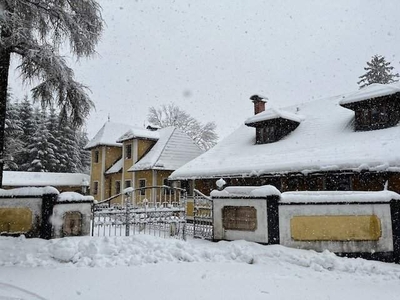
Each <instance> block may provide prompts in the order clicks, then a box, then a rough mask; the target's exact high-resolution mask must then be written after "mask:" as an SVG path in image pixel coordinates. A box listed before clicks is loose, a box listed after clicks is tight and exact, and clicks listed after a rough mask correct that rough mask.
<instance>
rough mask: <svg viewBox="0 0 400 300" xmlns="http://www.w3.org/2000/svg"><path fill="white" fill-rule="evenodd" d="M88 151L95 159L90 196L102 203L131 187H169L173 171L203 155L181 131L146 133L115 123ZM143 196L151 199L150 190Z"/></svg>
mask: <svg viewBox="0 0 400 300" xmlns="http://www.w3.org/2000/svg"><path fill="white" fill-rule="evenodd" d="M86 149H89V150H91V155H92V159H91V176H90V181H91V182H90V186H91V194H92V196H93V197H94V198H95V199H96V200H99V201H101V200H105V199H108V198H110V197H113V196H114V195H118V194H119V193H121V191H122V190H123V189H124V188H128V187H133V188H142V187H145V186H161V185H165V184H169V182H168V177H169V175H170V174H171V173H172V172H173V171H174V170H176V169H178V168H179V167H181V166H182V165H184V164H185V163H187V162H189V161H190V160H192V159H194V158H195V157H197V156H198V155H200V154H201V153H203V151H202V150H201V149H200V148H199V147H198V146H197V145H196V144H195V143H194V141H193V140H192V139H191V138H190V137H189V136H188V135H187V134H186V133H184V132H183V131H182V130H180V129H178V128H174V127H167V128H163V129H158V130H157V129H155V128H152V129H144V128H135V127H132V126H129V125H125V124H119V123H113V122H106V123H105V124H104V126H103V127H102V128H101V129H100V130H99V132H98V133H97V134H96V135H95V137H94V138H93V139H92V140H91V141H89V143H88V144H87V145H86ZM144 193H145V194H144V195H143V197H145V198H147V199H150V198H151V197H152V195H150V194H151V189H148V190H146V191H144ZM115 201H116V202H120V201H122V199H121V198H116V200H115Z"/></svg>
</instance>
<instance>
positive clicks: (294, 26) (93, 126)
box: [11, 0, 400, 137]
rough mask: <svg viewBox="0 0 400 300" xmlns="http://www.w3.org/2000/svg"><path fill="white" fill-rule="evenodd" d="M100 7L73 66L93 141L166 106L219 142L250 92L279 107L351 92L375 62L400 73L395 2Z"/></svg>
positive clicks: (248, 108) (259, 0) (255, 0)
mask: <svg viewBox="0 0 400 300" xmlns="http://www.w3.org/2000/svg"><path fill="white" fill-rule="evenodd" d="M98 1H99V3H100V4H101V5H102V6H103V17H104V19H105V21H106V23H107V27H106V29H105V31H104V35H103V38H102V42H101V43H100V44H99V45H98V48H97V51H98V55H96V56H95V57H94V58H91V59H89V60H82V61H81V62H79V63H76V64H75V67H74V69H75V72H76V77H77V79H78V80H80V81H82V82H83V83H85V84H87V85H88V86H89V87H90V88H91V90H92V95H91V96H92V100H93V101H94V102H95V104H96V110H95V111H93V112H92V113H91V116H90V118H89V119H88V120H87V126H88V132H89V136H90V137H92V136H93V135H94V134H95V133H96V132H97V130H99V129H100V127H101V126H102V124H103V123H104V122H105V121H107V116H108V114H110V117H111V120H112V121H116V122H122V123H128V124H132V125H137V126H142V125H143V123H144V121H145V120H146V116H147V112H148V108H149V106H159V105H161V104H163V103H169V102H175V103H177V104H178V105H179V106H181V107H182V108H183V109H184V110H186V111H187V112H189V113H190V114H192V115H193V116H194V117H196V118H198V119H199V120H201V121H203V122H207V121H216V123H217V126H218V132H219V134H220V136H221V137H224V136H226V135H227V134H229V133H230V132H232V131H233V130H234V129H235V128H237V127H238V126H239V125H240V124H242V123H243V122H244V120H245V118H246V117H248V116H250V115H251V114H252V113H253V107H252V103H251V102H250V100H249V99H248V98H249V96H251V95H253V94H255V93H260V94H261V95H265V96H267V97H269V99H270V105H271V104H272V105H274V106H278V107H279V106H280V107H282V106H286V105H289V104H292V103H297V102H305V101H309V100H311V99H315V98H320V97H325V96H333V95H337V94H341V93H345V92H350V91H353V90H357V88H358V86H357V83H356V82H357V80H358V76H360V75H361V74H363V72H364V70H363V67H364V66H365V64H366V61H368V60H370V58H371V56H372V55H374V54H381V55H384V56H386V58H387V59H388V60H389V61H391V62H392V65H393V66H394V67H395V69H396V71H400V66H399V60H400V58H399V55H398V52H399V49H400V23H399V19H398V11H399V8H400V4H399V2H398V0H390V1H389V0H385V1H383V0H382V1H371V0H358V1H356V0H354V1H350V0H336V1H332V0H326V1H322V0H317V1H298V0H292V1H289V0H288V1H266V0H264V1H263V0H252V1H239V0H220V1H215V0H203V1H188V0H186V1H183V0H182V1H179V0H177V1H167V0H164V1H159V0H143V1H142V0H136V1H133V0H98ZM11 86H12V87H13V90H14V93H16V94H18V91H19V90H21V88H20V83H19V81H18V80H16V81H14V80H12V82H11ZM16 91H17V92H16ZM267 105H268V104H267Z"/></svg>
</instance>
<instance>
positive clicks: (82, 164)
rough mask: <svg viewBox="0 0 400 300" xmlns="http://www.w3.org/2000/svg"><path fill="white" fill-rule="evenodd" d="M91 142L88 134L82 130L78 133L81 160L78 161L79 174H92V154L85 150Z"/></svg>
mask: <svg viewBox="0 0 400 300" xmlns="http://www.w3.org/2000/svg"><path fill="white" fill-rule="evenodd" d="M88 142H89V138H88V136H87V132H86V131H84V130H81V131H80V132H78V149H79V160H78V172H80V173H85V174H89V173H90V160H91V153H90V151H88V150H86V149H85V146H86V144H87V143H88Z"/></svg>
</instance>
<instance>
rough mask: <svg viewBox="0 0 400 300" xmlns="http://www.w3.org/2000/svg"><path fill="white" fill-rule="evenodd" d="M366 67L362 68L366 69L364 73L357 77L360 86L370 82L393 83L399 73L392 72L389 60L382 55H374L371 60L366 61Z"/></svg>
mask: <svg viewBox="0 0 400 300" xmlns="http://www.w3.org/2000/svg"><path fill="white" fill-rule="evenodd" d="M367 65H368V66H367V67H365V68H364V70H365V71H367V72H366V73H365V74H364V75H361V76H360V77H359V79H360V81H358V82H357V84H358V85H359V86H360V88H363V87H365V86H368V85H370V84H372V83H382V84H387V83H393V82H397V81H399V80H398V78H399V77H400V76H399V73H395V74H393V73H392V71H393V69H394V68H393V67H392V66H391V65H390V62H387V61H386V60H385V57H384V56H381V55H374V56H372V58H371V61H369V62H367Z"/></svg>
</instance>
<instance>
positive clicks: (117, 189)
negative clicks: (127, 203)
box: [115, 180, 121, 194]
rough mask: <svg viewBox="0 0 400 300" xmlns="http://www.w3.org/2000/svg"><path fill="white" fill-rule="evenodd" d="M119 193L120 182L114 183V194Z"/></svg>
mask: <svg viewBox="0 0 400 300" xmlns="http://www.w3.org/2000/svg"><path fill="white" fill-rule="evenodd" d="M119 193H121V181H119V180H117V181H115V194H119Z"/></svg>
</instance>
